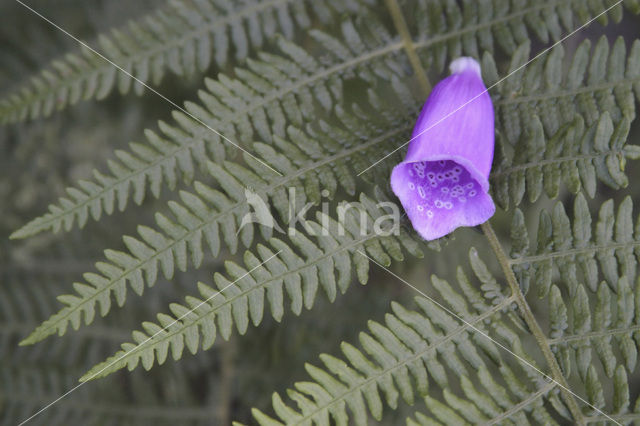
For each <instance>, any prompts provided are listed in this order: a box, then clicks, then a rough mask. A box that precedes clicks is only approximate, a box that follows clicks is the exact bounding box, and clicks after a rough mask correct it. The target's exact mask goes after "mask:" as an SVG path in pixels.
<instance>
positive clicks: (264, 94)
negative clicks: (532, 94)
mask: <svg viewBox="0 0 640 426" xmlns="http://www.w3.org/2000/svg"><path fill="white" fill-rule="evenodd" d="M498 3H499V5H498V6H499V7H498V6H496V9H495V10H496V13H498V16H493V15H492V14H489V15H486V16H485V15H483V18H482V19H483V20H482V24H478V25H475V26H470V27H460V22H461V18H460V16H465V17H468V16H473V14H469V13H467V12H469V11H468V10H467V8H469V9H470V10H471V9H473V10H475V8H476V7H477V6H475V5H474V2H467V3H465V4H464V8H465V9H464V10H459V9H458V6H457V5H456V3H455V2H452V1H449V0H446V1H445V0H443V4H446V7H440V9H439V10H440V12H439V13H440V14H444V15H443V16H444V17H443V19H442V20H441V24H438V26H437V27H434V28H433V29H431V30H429V31H433V34H431V33H430V34H431V36H432V37H430V38H428V39H425V40H423V41H419V42H417V43H415V48H416V50H417V51H418V52H419V53H420V55H421V57H423V58H425V61H426V62H427V63H428V64H430V63H431V62H434V61H439V62H444V61H447V60H448V59H449V58H451V57H452V56H459V55H460V54H467V55H476V56H477V53H478V52H477V48H474V47H472V46H475V45H476V44H474V43H471V42H469V43H467V42H465V43H463V44H459V38H460V37H463V38H464V39H465V40H476V39H477V40H483V41H482V43H480V45H481V46H482V48H483V49H485V50H487V51H488V52H492V51H493V50H494V46H493V44H494V43H493V40H494V39H493V37H487V35H486V32H487V31H488V32H489V33H492V32H494V31H495V32H496V34H501V35H504V34H503V33H504V32H505V31H507V32H511V31H513V33H517V34H526V33H527V28H528V27H527V25H526V24H525V23H524V21H523V16H528V13H529V12H532V11H540V2H539V1H528V2H527V4H526V5H525V6H524V7H519V6H518V7H516V6H514V5H512V2H510V1H507V0H501V1H499V2H498ZM572 4H573V3H572ZM547 6H548V7H550V8H551V7H555V6H557V2H549V3H548V4H546V6H545V7H547ZM514 8H515V9H517V10H515V11H514V10H512V9H514ZM482 10H492V9H491V8H489V9H482ZM498 11H499V12H498ZM509 11H511V12H512V13H507V14H506V15H504V16H503V15H501V13H503V12H504V13H506V12H509ZM569 15H571V14H570V13H569ZM434 16H439V15H434ZM465 19H466V18H465ZM568 22H572V21H571V20H569V21H568ZM551 23H552V21H549V22H547V24H549V25H551ZM547 24H545V25H547ZM431 27H432V26H430V27H429V28H431ZM523 31H524V33H523ZM309 34H310V36H311V37H312V39H314V40H315V42H316V45H314V46H310V47H307V48H306V49H302V48H301V47H298V46H295V45H293V44H291V43H288V42H286V41H284V40H283V39H280V40H279V42H278V45H279V48H280V51H281V53H280V54H278V55H274V54H266V53H261V54H259V55H258V57H259V59H258V60H248V61H247V67H246V68H243V69H237V70H236V73H235V77H230V76H226V75H220V76H219V78H218V79H217V80H215V81H214V80H209V79H207V80H206V82H205V83H206V86H207V90H202V91H201V92H200V100H201V102H200V103H192V102H188V103H186V105H185V108H186V110H188V111H189V113H190V114H193V115H194V116H195V117H197V118H198V119H199V120H202V122H204V123H206V124H207V125H208V126H210V127H211V128H214V129H216V130H219V131H220V132H221V133H222V134H224V135H225V136H226V137H228V138H229V139H231V140H234V141H236V142H240V143H241V144H242V145H243V146H247V144H246V141H250V140H254V139H256V138H257V139H259V140H261V141H263V142H265V143H272V135H273V134H275V135H278V136H280V137H285V136H286V128H287V127H288V126H290V125H293V126H295V127H298V128H301V127H304V125H305V124H307V123H310V122H315V121H316V120H317V114H318V109H317V108H314V105H320V106H321V108H320V111H326V112H331V111H333V110H334V106H335V105H336V104H339V102H338V100H339V99H340V98H341V93H342V86H343V84H344V80H345V79H346V78H349V77H352V76H358V77H360V78H362V79H364V80H365V81H367V83H368V84H369V85H370V86H375V81H376V80H377V79H379V78H380V77H382V79H383V80H387V81H389V80H393V79H397V80H399V81H405V80H407V79H409V78H410V76H409V75H408V74H407V71H406V70H407V69H408V68H409V66H408V62H407V59H406V57H405V56H404V53H403V43H402V42H401V41H400V40H399V39H398V38H397V37H393V36H391V35H390V33H389V32H388V31H387V29H386V28H385V27H384V26H383V25H382V24H380V23H379V22H378V20H377V19H376V17H375V16H372V15H367V16H366V18H365V17H363V18H362V19H361V20H358V22H356V23H355V24H354V23H353V22H351V21H349V20H347V21H345V22H344V23H343V24H342V34H341V35H339V36H338V37H334V36H331V35H329V34H326V33H322V32H320V31H316V30H313V31H310V33H309ZM501 37H502V36H501ZM501 37H496V39H497V40H502V38H501ZM521 37H522V36H521V35H520V36H519V38H521ZM448 46H449V47H448ZM311 51H313V52H318V51H322V52H323V54H322V55H318V54H317V53H314V54H313V55H311V54H310V53H308V52H311ZM521 56H522V55H521ZM316 57H320V58H322V59H321V60H316V59H315V58H316ZM485 68H487V67H486V66H485ZM493 68H494V69H495V66H494V67H493ZM634 69H635V68H634ZM631 72H632V71H629V73H631ZM488 77H489V78H490V77H491V76H488ZM495 79H497V74H496V76H495ZM514 79H516V78H514ZM628 83H629V80H627V79H623V80H622V81H620V82H619V84H621V85H627V84H628ZM411 92H412V91H411V90H409V91H407V92H406V93H407V94H408V95H409V96H408V99H409V100H410V99H411V98H412V96H411ZM553 94H555V92H553ZM550 96H552V95H550ZM409 102H411V101H409ZM506 108H507V107H506ZM173 117H174V119H175V120H176V123H174V124H171V125H170V124H167V123H164V122H161V123H160V134H158V132H155V131H152V130H147V131H146V136H147V142H146V143H142V144H140V143H133V144H131V147H130V150H128V151H118V152H117V153H116V157H117V159H116V160H112V161H110V162H109V164H108V165H109V169H110V172H109V173H108V174H104V173H101V172H98V171H96V172H94V178H95V180H94V181H81V182H79V183H78V185H77V186H76V187H72V188H69V189H68V190H67V193H68V196H67V197H63V198H61V199H60V200H59V202H58V204H52V205H51V206H50V207H49V210H50V211H49V213H47V214H45V215H43V216H41V217H39V218H37V219H35V220H33V221H31V222H30V223H28V224H27V225H25V226H24V227H22V228H21V229H20V230H18V231H16V232H15V233H14V234H13V235H12V237H13V238H25V237H28V236H31V235H34V234H36V233H39V232H42V231H47V230H50V231H58V230H60V229H62V228H64V229H70V228H71V227H73V225H74V223H77V224H78V225H79V226H80V227H82V226H83V225H84V224H85V223H86V221H87V220H88V218H89V217H92V218H94V219H95V220H97V219H98V218H99V217H100V215H101V214H102V213H103V212H104V213H107V214H111V213H112V212H113V211H114V210H115V204H116V201H117V206H118V209H119V210H121V211H122V210H124V209H125V208H126V205H127V203H128V200H129V199H130V198H133V200H134V202H135V203H137V204H139V203H141V202H142V200H143V199H144V197H145V194H146V192H147V190H148V189H150V191H151V193H152V195H153V196H155V197H158V196H159V193H160V190H161V188H162V186H163V185H167V186H168V187H169V188H174V186H175V184H176V180H177V179H178V178H179V177H182V179H184V180H185V181H186V182H191V180H192V179H193V177H194V174H195V173H197V172H198V170H197V169H198V168H197V167H195V166H194V164H196V165H199V166H202V165H203V162H204V161H203V158H206V156H205V153H209V154H210V155H211V156H212V157H213V158H211V159H212V160H213V161H215V162H221V161H223V160H224V158H225V156H224V151H225V142H224V141H221V140H220V138H219V136H218V135H216V134H215V133H213V132H211V130H210V129H208V128H207V127H206V126H204V125H202V124H201V123H198V122H197V121H194V120H192V119H190V118H189V117H187V116H186V115H185V114H183V113H181V112H177V111H174V113H173ZM571 118H572V117H571ZM232 149H234V148H232ZM365 167H366V165H365ZM365 167H363V168H362V169H364V168H365ZM201 168H202V167H201Z"/></svg>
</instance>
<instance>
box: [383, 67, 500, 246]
mask: <svg viewBox="0 0 640 426" xmlns="http://www.w3.org/2000/svg"><path fill="white" fill-rule="evenodd" d="M450 69H451V75H450V76H449V77H447V78H445V79H444V80H442V81H441V82H440V83H438V84H437V85H436V86H435V87H434V88H433V90H432V92H431V95H430V96H429V98H428V99H427V102H426V103H425V104H424V107H423V108H422V112H421V113H420V117H418V122H417V123H416V125H415V127H414V129H413V135H412V138H411V141H410V142H409V148H408V151H407V155H406V157H405V159H404V161H403V162H401V163H400V164H398V165H397V166H396V167H395V168H394V169H393V172H392V173H391V188H392V189H393V192H394V193H395V194H396V196H397V197H398V198H399V199H400V202H401V203H402V206H403V207H404V210H405V211H406V212H407V215H408V216H409V219H410V220H411V224H412V225H413V227H414V229H415V230H416V231H417V232H418V233H419V234H420V235H421V236H422V237H423V238H424V239H426V240H434V239H436V238H440V237H442V236H444V235H447V234H448V233H450V232H452V231H453V230H454V229H456V228H458V227H460V226H475V225H479V224H481V223H483V222H485V221H487V220H488V219H489V218H490V217H491V216H493V214H494V213H495V210H496V208H495V205H494V204H493V200H492V199H491V196H490V195H489V194H488V190H489V172H490V170H491V163H492V161H493V148H494V144H495V136H494V125H493V120H494V114H493V104H492V103H491V98H490V97H489V94H488V92H487V89H486V87H485V86H484V83H483V82H482V76H481V73H480V65H479V64H478V62H476V61H475V60H474V59H472V58H466V57H463V58H458V59H456V60H454V61H453V62H452V63H451V65H450Z"/></svg>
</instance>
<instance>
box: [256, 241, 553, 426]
mask: <svg viewBox="0 0 640 426" xmlns="http://www.w3.org/2000/svg"><path fill="white" fill-rule="evenodd" d="M470 258H471V259H472V262H473V263H474V265H475V266H474V270H477V272H476V274H477V277H478V278H479V279H480V280H481V282H483V283H486V284H483V285H482V286H481V287H480V289H481V290H478V288H477V286H474V285H472V284H471V283H470V282H469V280H468V278H467V277H466V275H465V274H464V272H462V270H461V269H458V286H457V287H453V286H451V285H450V284H449V283H448V282H447V281H445V280H442V279H440V278H438V277H435V276H434V277H432V284H433V286H434V289H435V290H436V291H437V292H438V293H439V297H438V299H439V300H442V301H443V302H442V303H443V304H442V305H439V304H436V303H435V302H434V300H433V299H427V298H424V297H420V296H419V297H417V298H416V303H417V305H418V307H419V311H412V310H408V309H406V308H404V307H403V306H402V305H400V304H398V303H393V304H392V313H388V314H387V315H386V316H385V321H384V324H380V323H377V322H374V321H370V322H369V327H368V328H369V330H368V332H362V333H360V336H359V340H360V345H361V346H362V349H358V348H356V347H355V346H353V345H351V344H349V343H346V342H344V343H343V344H342V347H341V349H342V352H343V359H341V358H337V357H334V356H332V355H328V354H322V355H320V359H321V361H322V363H323V366H322V367H317V366H314V365H311V364H307V366H306V370H307V372H308V374H309V375H310V376H311V381H310V382H298V383H296V384H295V386H294V388H293V389H289V390H288V391H287V394H288V395H289V397H290V398H291V399H292V400H293V401H294V402H295V404H296V405H297V407H294V406H293V404H287V403H286V402H284V400H283V399H282V397H281V396H280V395H279V394H277V393H275V394H274V395H273V399H272V401H273V409H274V412H275V417H271V416H268V415H267V414H264V413H262V412H261V411H259V410H257V409H254V410H253V414H254V418H255V419H256V421H257V422H258V423H259V424H264V425H267V424H268V425H272V424H278V425H280V424H329V423H330V420H331V421H333V422H335V424H348V423H349V420H350V419H351V420H352V422H353V423H354V424H359V425H364V424H367V417H368V415H371V416H372V417H374V418H375V419H377V420H381V419H383V417H382V416H383V405H384V404H386V405H387V406H388V407H390V408H392V409H395V408H397V407H398V404H399V402H400V401H401V400H402V401H404V402H405V403H407V404H410V405H412V404H414V403H415V401H416V399H418V398H424V401H425V404H426V406H427V408H428V409H429V411H430V414H429V415H425V414H418V415H417V419H418V421H417V422H415V421H413V423H411V422H410V423H409V424H432V423H433V422H434V421H436V422H437V421H439V422H443V423H445V424H447V423H450V422H452V421H455V422H459V423H460V424H464V423H466V422H469V423H476V422H483V423H484V422H499V421H501V420H503V419H510V420H511V421H514V422H516V423H518V424H525V423H526V422H527V421H528V417H529V416H531V417H533V418H535V419H537V420H544V419H546V420H551V422H552V423H553V422H554V421H553V420H552V419H553V418H554V416H555V415H557V412H554V411H549V410H550V409H551V407H548V406H546V405H545V404H543V402H544V400H545V399H547V400H553V401H554V403H555V404H559V405H558V406H559V407H562V402H561V401H560V400H559V399H558V397H557V394H556V392H555V391H554V387H555V384H554V383H547V382H545V381H544V380H541V377H540V375H539V373H537V372H536V371H534V370H532V369H531V368H529V367H527V366H525V365H524V364H521V363H518V362H512V361H513V358H511V355H509V354H505V352H503V351H502V350H501V349H500V348H499V347H498V346H497V345H496V344H495V343H494V342H493V341H491V340H489V339H487V338H486V337H483V336H481V335H480V334H478V330H481V331H482V332H483V333H487V334H489V335H493V334H494V333H495V335H496V336H501V337H497V339H498V341H500V340H501V339H505V340H507V341H508V342H509V343H508V344H507V345H508V346H509V347H511V348H513V351H514V353H516V354H517V355H518V356H520V357H522V358H523V359H526V360H529V361H530V362H531V363H532V365H535V362H533V361H531V356H530V354H528V353H527V352H526V351H525V350H524V348H523V347H522V346H521V342H520V338H519V333H520V332H522V331H521V329H520V327H519V325H518V322H517V320H515V321H514V317H512V316H511V315H510V305H511V304H512V303H513V301H514V299H513V297H508V296H506V295H502V293H501V290H500V288H499V286H497V284H489V283H490V282H495V279H494V278H493V277H492V276H491V275H490V274H489V273H488V272H487V270H486V265H484V263H483V262H482V261H481V260H480V259H479V257H478V255H477V252H476V251H475V249H472V250H471V252H470ZM452 295H454V296H455V297H453V298H451V296H452ZM498 295H499V297H496V296H498ZM505 313H507V315H505ZM460 318H464V321H465V322H464V323H462V324H461V321H460ZM451 377H454V378H455V379H451ZM452 387H456V388H457V387H459V388H461V389H462V391H463V394H464V395H463V396H462V397H461V396H457V395H460V393H459V392H456V391H454V390H453V389H452ZM434 388H438V389H441V390H442V396H441V397H440V396H436V395H439V394H440V393H439V392H436V391H435V390H434ZM416 392H417V395H416ZM454 419H457V420H454Z"/></svg>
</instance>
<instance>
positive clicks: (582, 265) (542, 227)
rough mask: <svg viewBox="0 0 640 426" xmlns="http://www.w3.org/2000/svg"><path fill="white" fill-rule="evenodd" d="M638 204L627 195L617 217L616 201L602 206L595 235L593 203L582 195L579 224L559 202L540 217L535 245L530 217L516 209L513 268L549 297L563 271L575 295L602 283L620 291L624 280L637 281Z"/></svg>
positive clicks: (578, 198)
mask: <svg viewBox="0 0 640 426" xmlns="http://www.w3.org/2000/svg"><path fill="white" fill-rule="evenodd" d="M632 210H633V203H632V201H631V198H629V197H627V198H625V199H624V201H623V202H622V203H621V204H620V206H619V208H618V212H617V214H614V207H613V200H608V201H606V202H605V203H603V204H602V206H601V207H600V212H599V215H598V216H599V217H598V222H597V224H596V226H595V232H594V230H593V229H592V218H591V213H590V212H589V207H588V205H587V201H586V199H585V197H584V196H583V195H582V193H579V194H578V195H577V196H576V199H575V202H574V206H573V216H574V218H573V221H571V220H570V219H569V216H568V215H567V213H566V212H565V208H564V206H563V205H562V203H560V202H558V203H557V204H556V205H555V207H554V209H553V212H552V214H551V215H549V214H548V213H547V212H546V211H543V212H542V213H541V214H540V220H539V225H538V231H537V243H536V244H535V247H532V246H533V244H531V243H530V242H529V237H528V233H527V230H526V228H525V226H524V215H523V214H522V212H521V211H519V210H516V213H515V214H514V218H513V223H512V229H511V233H512V239H513V247H514V248H513V250H512V259H511V260H510V264H511V265H512V267H513V268H514V271H515V272H516V274H517V275H518V278H519V281H520V283H521V285H522V286H523V288H524V289H525V291H526V290H527V289H528V288H529V287H530V286H533V287H534V289H535V290H536V292H537V294H538V295H539V296H540V297H546V296H547V295H548V293H549V290H550V288H551V284H552V282H553V271H554V270H557V271H558V273H559V274H560V278H561V280H562V282H563V285H564V286H565V288H566V289H567V291H569V292H570V293H571V294H572V295H574V294H575V292H576V291H577V288H578V287H579V286H581V285H583V284H584V285H586V286H587V288H588V289H589V290H590V291H591V292H596V291H597V289H598V287H599V285H600V281H601V279H604V280H605V281H606V283H607V284H608V285H609V286H610V287H611V288H612V289H614V290H615V289H616V288H617V285H618V283H619V282H620V280H621V278H622V277H625V278H626V280H628V281H627V282H629V283H631V282H634V281H635V277H636V268H637V257H638V256H639V255H640V250H639V249H638V247H640V221H639V222H638V225H636V226H635V229H634V225H633V217H632Z"/></svg>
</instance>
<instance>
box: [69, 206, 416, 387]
mask: <svg viewBox="0 0 640 426" xmlns="http://www.w3.org/2000/svg"><path fill="white" fill-rule="evenodd" d="M360 202H361V206H362V207H363V208H364V209H365V210H362V212H366V215H367V216H366V217H364V218H363V217H360V216H359V215H360V214H361V213H354V211H353V210H349V211H348V212H347V213H346V214H348V215H349V216H347V217H348V218H350V220H347V221H346V223H345V224H344V225H342V226H345V228H344V232H343V235H342V233H341V232H340V230H339V229H340V226H341V225H340V223H339V222H337V221H336V220H335V219H332V218H330V217H329V216H325V215H324V214H323V213H321V212H318V214H317V222H313V221H307V222H306V223H307V225H308V227H309V229H308V232H309V234H310V237H307V236H305V235H303V234H302V233H300V232H295V233H289V235H288V238H289V239H290V240H291V243H292V245H289V244H287V243H286V242H284V241H283V240H280V239H278V238H272V239H271V240H270V241H269V246H265V245H262V244H258V246H257V248H256V253H253V252H250V251H247V252H245V255H244V263H245V265H244V266H241V265H238V264H236V263H233V262H227V263H226V265H225V267H226V271H227V276H224V275H222V274H219V273H216V274H215V275H214V281H215V284H216V287H217V289H214V288H212V287H210V286H208V285H206V284H204V283H202V282H200V283H198V288H199V291H200V295H199V297H191V296H187V298H186V304H185V305H180V304H177V303H174V304H172V305H171V307H170V308H171V314H170V315H166V314H158V321H159V322H158V323H157V324H156V323H151V322H145V323H143V324H142V326H143V330H144V331H134V333H133V338H134V340H135V343H125V344H123V345H122V350H121V351H119V352H117V353H116V354H115V355H113V356H112V357H110V358H108V359H107V360H106V361H104V362H102V363H100V364H98V365H96V366H95V367H93V368H92V369H91V370H90V371H89V372H87V373H86V374H85V375H84V376H83V377H82V378H81V380H83V381H84V380H91V379H95V378H99V377H103V376H106V375H108V374H111V373H113V372H115V371H117V370H119V369H121V368H124V367H125V366H126V367H127V368H128V369H129V370H133V369H134V368H136V367H137V366H138V364H140V363H142V365H143V367H144V368H145V369H146V370H149V369H151V367H152V366H153V365H154V363H157V364H163V363H164V362H165V360H166V359H167V355H168V352H169V350H171V355H172V357H173V359H174V360H178V359H180V358H181V357H182V355H183V350H184V347H185V346H186V347H187V349H188V350H189V352H191V353H192V354H195V353H196V352H197V351H198V350H199V348H200V346H201V347H202V349H204V350H206V349H208V348H210V347H211V346H212V345H213V343H214V341H215V338H216V335H217V330H219V332H220V334H221V335H222V337H223V338H224V339H225V340H228V339H229V337H230V335H231V333H232V331H233V326H234V324H235V327H236V328H237V330H238V332H239V333H240V334H244V333H245V332H246V331H247V327H248V326H249V323H250V322H251V323H252V324H253V325H254V326H258V325H259V324H260V323H261V322H262V318H263V315H264V310H265V304H267V306H268V307H269V309H270V311H271V315H272V316H273V318H274V319H275V320H276V321H280V320H281V319H282V316H283V315H284V311H285V301H284V299H285V294H286V296H288V299H289V300H290V309H291V311H292V312H293V313H294V314H295V315H299V314H300V313H301V312H302V309H303V307H304V308H306V309H311V308H312V307H313V305H314V303H315V300H316V297H317V291H318V288H319V287H322V289H323V290H324V292H325V294H326V296H327V298H328V299H329V300H330V301H331V302H333V301H334V300H335V298H336V295H337V291H338V290H340V292H341V293H344V292H346V291H347V289H348V287H349V285H350V284H351V281H352V279H351V271H352V270H355V272H356V275H357V278H358V280H359V281H360V283H361V284H366V282H367V281H368V271H369V259H368V258H367V257H365V256H363V255H362V254H360V253H359V251H365V252H367V253H368V254H369V255H370V256H371V257H372V258H373V259H374V260H375V261H377V262H380V263H381V264H384V265H389V264H390V263H391V259H394V260H396V261H401V260H403V259H404V256H403V254H402V251H403V248H404V250H406V251H408V252H409V253H410V254H412V255H414V256H418V257H422V252H421V251H420V250H419V248H418V245H417V243H416V242H415V241H414V240H413V239H411V238H410V237H409V236H408V234H406V232H404V231H401V232H400V233H399V234H398V235H397V236H396V235H388V236H384V235H380V234H375V233H373V231H372V226H371V225H372V224H373V223H375V222H376V220H377V219H379V218H380V217H382V216H383V213H386V212H385V211H384V210H382V209H381V208H379V207H378V206H376V205H375V204H374V202H373V201H372V200H371V199H368V198H367V197H366V196H365V195H361V196H360ZM363 219H364V221H365V225H366V226H367V231H368V232H367V233H366V234H364V235H362V234H361V222H360V221H361V220H363ZM265 294H266V299H267V300H266V303H265Z"/></svg>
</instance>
